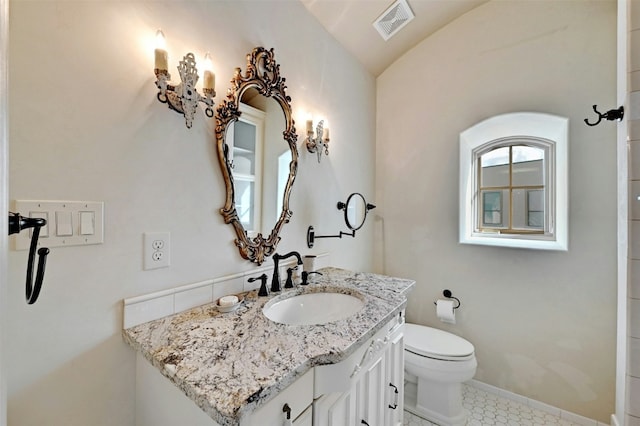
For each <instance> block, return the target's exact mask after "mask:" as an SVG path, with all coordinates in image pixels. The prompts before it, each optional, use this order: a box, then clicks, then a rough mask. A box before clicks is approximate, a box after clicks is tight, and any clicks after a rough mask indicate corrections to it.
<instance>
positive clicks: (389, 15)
mask: <svg viewBox="0 0 640 426" xmlns="http://www.w3.org/2000/svg"><path fill="white" fill-rule="evenodd" d="M414 17H415V15H414V14H413V12H412V11H411V8H410V7H409V4H408V3H407V0H397V1H396V2H394V3H393V4H392V5H391V6H389V8H388V9H387V10H385V11H384V12H383V13H382V15H380V17H379V18H378V19H376V21H375V22H374V23H373V26H374V27H375V28H376V30H378V32H379V33H380V35H381V36H382V38H383V39H384V40H385V41H387V40H389V39H390V38H391V37H392V36H393V35H394V34H396V33H397V32H398V31H400V30H401V29H402V28H403V27H404V26H405V25H407V24H408V23H409V22H410V21H411V20H412V19H413V18H414Z"/></svg>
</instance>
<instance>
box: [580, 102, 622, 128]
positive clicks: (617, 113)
mask: <svg viewBox="0 0 640 426" xmlns="http://www.w3.org/2000/svg"><path fill="white" fill-rule="evenodd" d="M593 110H594V111H595V113H596V114H598V121H596V122H595V123H589V120H588V119H586V118H585V119H584V122H585V124H586V125H587V126H597V125H598V124H600V122H601V121H602V119H603V118H604V119H606V120H609V121H613V120H618V121H622V119H623V118H624V107H623V106H621V107H620V108H617V109H610V110H609V111H607V112H605V113H604V114H602V113H601V112H600V111H598V105H594V106H593Z"/></svg>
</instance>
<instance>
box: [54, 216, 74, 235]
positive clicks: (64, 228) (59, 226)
mask: <svg viewBox="0 0 640 426" xmlns="http://www.w3.org/2000/svg"><path fill="white" fill-rule="evenodd" d="M56 235H57V236H58V237H70V236H71V235H73V225H72V223H71V212H70V211H63V212H56Z"/></svg>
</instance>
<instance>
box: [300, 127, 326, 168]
mask: <svg viewBox="0 0 640 426" xmlns="http://www.w3.org/2000/svg"><path fill="white" fill-rule="evenodd" d="M324 124H325V123H324V120H320V121H319V122H318V125H317V126H316V132H315V137H314V133H313V120H311V119H307V139H306V140H305V143H306V145H307V151H309V152H310V153H314V152H315V153H316V154H317V155H318V163H319V162H320V159H321V158H322V152H323V151H324V154H325V155H329V127H324Z"/></svg>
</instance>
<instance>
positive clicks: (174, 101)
mask: <svg viewBox="0 0 640 426" xmlns="http://www.w3.org/2000/svg"><path fill="white" fill-rule="evenodd" d="M154 71H155V74H156V87H157V88H158V95H157V98H158V100H159V101H160V102H162V103H163V104H167V105H168V106H169V108H170V109H172V110H174V111H176V112H178V113H180V114H183V115H184V119H185V122H186V125H187V127H188V128H191V126H192V124H193V117H194V116H195V113H196V110H197V109H198V103H199V102H202V103H203V104H205V105H206V106H207V107H206V108H205V110H204V112H205V114H206V115H207V117H209V118H212V117H213V106H214V102H213V98H215V96H216V91H215V89H206V88H205V89H203V93H204V96H202V95H200V93H198V91H197V90H196V83H197V82H198V70H197V69H196V61H195V56H194V55H193V53H187V54H186V55H185V56H184V58H183V59H182V61H180V64H179V65H178V72H179V74H180V83H179V84H177V85H175V84H173V83H171V81H170V80H171V75H170V74H169V72H168V71H167V70H162V69H158V68H156V69H155V70H154Z"/></svg>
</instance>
